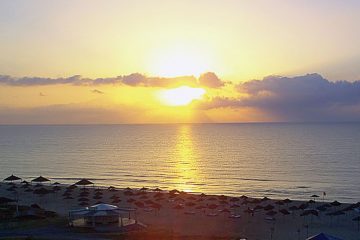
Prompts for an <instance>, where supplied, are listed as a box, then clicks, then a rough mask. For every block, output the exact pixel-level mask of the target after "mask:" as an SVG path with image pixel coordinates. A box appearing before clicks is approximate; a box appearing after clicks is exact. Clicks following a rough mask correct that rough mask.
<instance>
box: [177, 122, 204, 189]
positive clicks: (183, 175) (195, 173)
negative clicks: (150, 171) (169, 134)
mask: <svg viewBox="0 0 360 240" xmlns="http://www.w3.org/2000/svg"><path fill="white" fill-rule="evenodd" d="M195 146H196V145H195V142H194V141H193V138H192V129H191V126H190V125H181V126H180V127H179V129H178V135H177V140H176V146H175V153H176V154H175V156H176V157H177V159H176V162H175V172H176V173H177V179H176V188H177V189H178V190H182V191H185V192H199V190H200V189H199V188H198V186H196V182H198V180H199V170H198V166H197V151H196V147H195Z"/></svg>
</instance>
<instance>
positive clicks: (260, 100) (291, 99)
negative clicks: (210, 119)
mask: <svg viewBox="0 0 360 240" xmlns="http://www.w3.org/2000/svg"><path fill="white" fill-rule="evenodd" d="M236 90H237V91H238V92H239V93H241V94H243V95H244V94H245V96H243V97H239V98H223V97H216V98H213V99H211V100H210V101H208V102H205V103H203V104H202V105H201V106H200V107H201V108H202V109H212V108H243V107H250V108H254V109H258V110H260V111H263V112H265V113H267V114H269V115H270V116H273V117H274V118H275V119H278V120H279V121H329V122H331V121H360V81H355V82H348V81H337V82H330V81H328V80H326V79H324V78H323V77H322V76H320V75H319V74H308V75H304V76H297V77H279V76H270V77H266V78H264V79H263V80H253V81H249V82H245V83H242V84H238V85H236Z"/></svg>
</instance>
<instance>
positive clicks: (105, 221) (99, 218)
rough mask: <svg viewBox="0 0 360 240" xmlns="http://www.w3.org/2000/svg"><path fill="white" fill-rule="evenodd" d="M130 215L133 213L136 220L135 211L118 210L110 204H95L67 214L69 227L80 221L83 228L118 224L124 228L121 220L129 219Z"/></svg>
mask: <svg viewBox="0 0 360 240" xmlns="http://www.w3.org/2000/svg"><path fill="white" fill-rule="evenodd" d="M131 213H134V214H135V216H134V220H135V223H137V219H136V209H134V208H119V207H117V206H114V205H110V204H103V203H102V204H97V205H94V206H91V207H86V208H83V209H78V210H71V211H70V212H69V225H70V226H74V222H75V221H77V220H80V219H82V220H83V223H84V226H86V227H89V226H92V227H95V226H96V225H97V224H98V225H99V224H101V225H109V224H119V221H120V223H121V225H120V226H121V227H122V226H124V223H123V218H126V217H124V215H127V219H131Z"/></svg>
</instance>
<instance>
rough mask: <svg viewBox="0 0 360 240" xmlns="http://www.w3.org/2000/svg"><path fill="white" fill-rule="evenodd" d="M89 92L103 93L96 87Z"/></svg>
mask: <svg viewBox="0 0 360 240" xmlns="http://www.w3.org/2000/svg"><path fill="white" fill-rule="evenodd" d="M91 92H92V93H95V94H104V92H103V91H100V90H98V89H94V90H92V91H91Z"/></svg>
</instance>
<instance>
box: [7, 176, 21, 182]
mask: <svg viewBox="0 0 360 240" xmlns="http://www.w3.org/2000/svg"><path fill="white" fill-rule="evenodd" d="M18 180H21V178H19V177H17V176H15V175H13V174H11V176H9V177H7V178H5V179H4V181H5V182H14V181H18Z"/></svg>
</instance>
